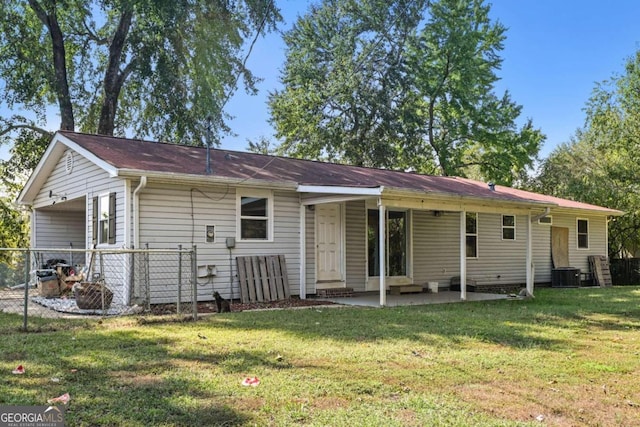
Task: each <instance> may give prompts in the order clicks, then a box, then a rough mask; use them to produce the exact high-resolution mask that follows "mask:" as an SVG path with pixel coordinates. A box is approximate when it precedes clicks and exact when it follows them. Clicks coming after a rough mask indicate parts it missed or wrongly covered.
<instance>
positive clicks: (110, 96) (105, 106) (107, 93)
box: [98, 9, 133, 135]
mask: <svg viewBox="0 0 640 427" xmlns="http://www.w3.org/2000/svg"><path fill="white" fill-rule="evenodd" d="M132 17H133V12H132V11H131V10H130V9H129V10H125V11H124V12H122V15H120V22H119V23H118V28H117V29H116V32H115V34H114V35H113V40H112V42H111V45H110V46H109V63H108V64H107V70H106V71H105V74H104V85H103V87H104V98H103V100H102V108H101V110H100V120H99V122H98V133H99V134H100V135H113V132H114V130H115V120H116V110H117V108H118V98H119V97H120V91H121V90H122V85H123V84H124V81H125V79H126V77H127V74H128V70H127V68H125V69H124V70H122V71H121V70H120V65H121V64H122V61H123V56H122V50H123V49H124V44H125V41H126V39H127V35H128V34H129V28H130V27H131V19H132ZM129 65H131V64H129Z"/></svg>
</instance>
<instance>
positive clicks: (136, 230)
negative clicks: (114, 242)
mask: <svg viewBox="0 0 640 427" xmlns="http://www.w3.org/2000/svg"><path fill="white" fill-rule="evenodd" d="M146 186H147V177H146V176H141V177H140V183H139V184H138V186H137V187H136V189H135V190H133V247H134V249H139V247H140V226H139V224H140V192H141V191H142V190H144V188H145V187H146Z"/></svg>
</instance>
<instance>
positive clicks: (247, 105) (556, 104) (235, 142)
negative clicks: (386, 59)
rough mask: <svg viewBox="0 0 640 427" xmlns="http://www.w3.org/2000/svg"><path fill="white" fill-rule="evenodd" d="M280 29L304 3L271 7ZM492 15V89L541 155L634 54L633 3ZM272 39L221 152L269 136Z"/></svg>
mask: <svg viewBox="0 0 640 427" xmlns="http://www.w3.org/2000/svg"><path fill="white" fill-rule="evenodd" d="M277 3H278V4H279V5H280V7H281V9H282V11H283V16H284V18H285V20H286V25H285V28H289V27H290V26H291V24H292V23H294V22H295V19H296V17H297V16H298V15H299V14H303V13H304V12H305V10H306V9H307V7H308V5H309V4H310V3H313V2H310V1H307V0H280V1H278V2H277ZM491 4H492V8H491V16H492V18H493V19H494V20H499V21H500V22H501V23H502V24H503V25H505V26H506V27H507V28H508V30H507V39H506V41H505V46H504V50H503V51H502V55H501V56H502V58H503V59H504V62H503V66H502V69H501V70H500V71H499V72H498V75H499V76H500V77H501V81H500V82H499V83H498V85H497V87H496V90H497V91H498V93H500V94H501V93H503V92H504V91H505V90H509V91H510V93H511V95H512V99H513V100H515V101H516V102H517V103H518V104H520V105H522V106H523V111H522V119H523V120H524V119H526V118H531V119H532V120H533V123H534V125H535V126H536V127H538V128H540V129H542V131H543V132H544V133H545V134H546V135H547V140H546V143H545V145H544V147H543V149H542V150H541V153H540V154H541V156H542V157H546V156H547V155H548V154H549V152H550V151H551V150H552V149H553V148H554V147H555V146H556V145H558V144H560V143H562V142H567V141H568V140H569V138H570V136H571V135H572V134H573V133H574V132H575V130H576V129H577V128H579V127H581V126H582V124H583V122H584V117H585V115H584V112H583V108H584V106H585V103H586V101H587V100H588V98H589V96H590V94H591V91H592V90H593V88H594V86H595V83H596V82H600V81H603V80H606V79H608V78H610V77H611V76H612V75H613V74H614V73H621V72H622V71H623V66H624V62H625V59H626V58H628V57H630V56H631V55H632V54H633V53H634V52H635V51H636V50H637V49H640V25H638V17H640V1H634V0H611V1H608V2H602V1H595V0H583V1H578V0H571V1H570V0H494V1H492V2H491ZM279 38H280V37H279V35H277V34H273V35H270V36H269V37H268V38H266V39H262V40H260V41H259V42H258V43H257V45H256V47H255V48H254V51H253V53H252V55H251V57H250V59H249V61H248V65H249V67H250V68H251V70H252V71H253V72H254V73H255V74H256V75H258V76H261V77H263V78H264V81H263V82H262V83H260V84H259V85H258V88H259V90H260V93H259V95H258V96H254V97H251V96H247V95H244V92H243V91H242V90H240V91H239V92H238V93H237V94H236V95H235V96H234V97H233V98H232V99H231V100H230V101H229V103H228V105H227V112H229V113H230V114H232V115H233V116H235V117H236V118H235V119H234V120H233V121H232V122H231V123H230V124H231V127H232V129H233V131H234V132H235V133H237V134H238V136H237V137H225V138H223V139H222V141H221V142H222V144H221V147H222V148H226V149H234V150H245V149H246V147H247V145H248V143H247V139H251V140H256V139H257V138H258V137H260V136H266V137H271V136H272V134H273V129H272V128H271V127H270V125H269V124H268V123H267V120H268V117H269V113H268V108H267V106H266V99H267V94H268V93H269V91H272V90H274V89H276V88H279V87H280V86H279V83H278V72H279V70H280V69H281V67H282V64H283V63H284V45H283V43H282V42H281V41H280V40H279Z"/></svg>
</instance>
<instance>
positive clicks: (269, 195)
mask: <svg viewBox="0 0 640 427" xmlns="http://www.w3.org/2000/svg"><path fill="white" fill-rule="evenodd" d="M243 198H255V199H265V200H266V210H267V212H266V216H251V215H242V199H243ZM273 205H274V203H273V191H270V190H237V191H236V240H237V241H238V242H254V243H255V242H273V228H274V222H275V221H274V207H273ZM243 219H249V220H254V221H266V223H267V225H266V233H267V235H266V236H265V238H264V239H261V238H260V239H256V238H253V239H250V238H243V237H242V220H243Z"/></svg>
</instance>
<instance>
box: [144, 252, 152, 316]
mask: <svg viewBox="0 0 640 427" xmlns="http://www.w3.org/2000/svg"><path fill="white" fill-rule="evenodd" d="M144 249H145V252H144V300H145V302H144V308H145V310H146V311H151V283H150V282H149V244H148V243H145V244H144Z"/></svg>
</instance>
